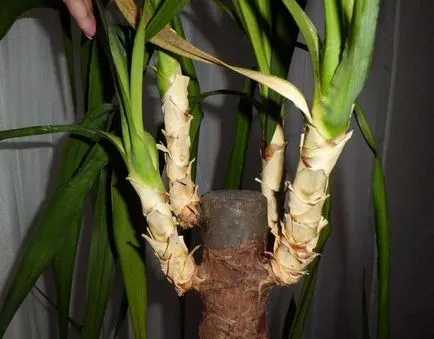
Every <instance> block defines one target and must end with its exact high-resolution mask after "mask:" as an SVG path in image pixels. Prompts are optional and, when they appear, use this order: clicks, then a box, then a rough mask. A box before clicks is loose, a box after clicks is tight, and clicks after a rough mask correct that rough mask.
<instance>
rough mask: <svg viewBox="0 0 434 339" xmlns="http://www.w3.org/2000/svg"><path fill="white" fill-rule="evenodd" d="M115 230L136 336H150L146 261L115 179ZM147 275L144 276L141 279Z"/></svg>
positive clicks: (113, 191)
mask: <svg viewBox="0 0 434 339" xmlns="http://www.w3.org/2000/svg"><path fill="white" fill-rule="evenodd" d="M111 192H112V193H111V194H112V213H113V231H114V236H115V243H116V248H117V252H118V254H119V261H120V264H121V269H122V276H123V279H124V285H125V290H126V294H127V298H128V305H129V310H130V317H131V323H132V326H133V330H134V338H136V339H146V337H147V335H146V328H147V325H146V316H147V286H146V282H147V280H146V269H145V264H144V262H143V260H142V258H141V256H140V254H139V253H138V251H137V249H136V248H138V247H140V243H139V241H138V240H137V237H136V234H135V230H134V227H133V225H132V222H131V216H130V214H129V211H128V206H127V204H126V200H125V197H124V196H123V195H122V193H121V192H120V190H119V188H118V187H117V186H116V185H115V183H114V182H112V188H111ZM142 278H143V280H141V279H142Z"/></svg>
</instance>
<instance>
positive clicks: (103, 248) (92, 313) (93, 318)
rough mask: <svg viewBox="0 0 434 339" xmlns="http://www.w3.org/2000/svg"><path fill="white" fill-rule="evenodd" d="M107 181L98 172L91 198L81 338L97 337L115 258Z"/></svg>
mask: <svg viewBox="0 0 434 339" xmlns="http://www.w3.org/2000/svg"><path fill="white" fill-rule="evenodd" d="M109 194H110V181H109V175H108V174H107V171H106V170H103V171H102V172H101V174H100V178H99V183H98V187H97V191H96V194H95V197H94V201H95V211H94V220H95V223H94V225H95V226H94V230H93V233H92V243H91V248H90V253H89V266H88V279H87V293H86V311H85V316H84V322H83V332H82V334H81V335H82V337H83V338H98V337H99V332H100V329H101V326H102V322H103V319H104V314H105V311H106V308H107V304H108V301H109V296H110V288H111V286H112V283H113V278H114V270H115V260H114V256H113V252H112V249H111V246H110V232H111V228H110V226H109V210H110V198H109V196H108V195H109Z"/></svg>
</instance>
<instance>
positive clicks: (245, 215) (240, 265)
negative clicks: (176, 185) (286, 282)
mask: <svg viewBox="0 0 434 339" xmlns="http://www.w3.org/2000/svg"><path fill="white" fill-rule="evenodd" d="M201 207H202V215H203V220H204V222H203V228H204V230H203V238H204V256H203V262H202V265H201V276H202V277H203V278H204V281H203V282H202V283H201V284H200V286H199V288H198V289H199V293H200V295H201V297H202V300H203V303H204V310H203V315H202V323H201V325H200V329H199V337H200V338H201V339H235V338H252V339H253V338H258V339H259V338H261V339H267V338H269V329H268V325H267V312H266V310H267V297H268V288H267V287H266V286H264V285H263V282H264V281H266V280H267V277H268V272H267V270H266V269H265V263H266V258H265V257H264V255H263V254H264V249H265V239H266V235H267V231H268V228H267V227H268V226H267V205H266V200H265V198H264V197H263V196H262V195H261V194H260V193H258V192H248V191H218V192H212V193H209V194H207V195H205V196H204V197H203V198H202V202H201Z"/></svg>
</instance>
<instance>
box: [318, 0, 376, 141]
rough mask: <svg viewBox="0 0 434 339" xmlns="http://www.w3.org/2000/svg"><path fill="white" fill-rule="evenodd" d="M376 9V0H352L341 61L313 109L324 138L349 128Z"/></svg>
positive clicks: (363, 75)
mask: <svg viewBox="0 0 434 339" xmlns="http://www.w3.org/2000/svg"><path fill="white" fill-rule="evenodd" d="M378 11H379V0H360V1H356V2H355V3H354V14H353V17H352V20H351V26H350V30H349V33H348V37H347V41H346V44H345V49H344V51H343V54H342V58H341V62H340V63H339V66H338V67H337V69H336V71H335V72H334V75H333V79H332V80H331V83H330V86H328V87H327V88H326V89H324V92H322V93H321V97H320V99H319V100H318V101H317V102H315V103H314V108H313V110H312V111H313V121H314V122H315V124H316V126H317V128H318V129H319V131H320V132H321V133H322V134H323V135H324V136H325V137H327V138H335V137H338V136H340V135H342V134H343V133H344V132H345V131H346V130H347V129H348V126H349V121H350V118H351V111H352V105H353V103H354V101H355V100H356V98H357V97H358V95H359V94H360V91H361V90H362V88H363V86H364V84H365V80H366V78H367V76H368V71H369V66H370V64H371V57H372V51H373V48H374V40H375V30H376V27H377V17H378ZM315 105H316V107H315Z"/></svg>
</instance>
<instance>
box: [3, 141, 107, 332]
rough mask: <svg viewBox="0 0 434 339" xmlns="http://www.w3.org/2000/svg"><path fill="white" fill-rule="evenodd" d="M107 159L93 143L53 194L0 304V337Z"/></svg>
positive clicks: (59, 245)
mask: <svg viewBox="0 0 434 339" xmlns="http://www.w3.org/2000/svg"><path fill="white" fill-rule="evenodd" d="M107 161H108V159H107V155H106V153H105V152H104V150H103V149H102V148H101V147H99V146H94V147H93V148H92V150H91V151H90V152H89V154H88V155H87V156H86V159H85V161H84V162H83V164H82V165H81V167H80V169H79V171H78V172H77V173H76V174H75V175H74V177H73V178H72V179H71V180H70V181H69V182H68V183H67V184H66V185H63V186H62V187H60V188H59V189H58V190H57V191H56V192H55V193H54V194H53V196H52V197H51V199H50V201H49V204H48V209H47V210H46V211H45V213H44V215H43V217H42V218H41V220H40V221H39V223H38V225H37V227H36V229H35V231H34V233H33V234H32V236H31V238H30V240H29V242H28V243H27V244H26V246H25V248H24V250H23V254H22V257H21V260H20V262H19V265H18V268H17V270H16V272H15V274H14V275H13V278H12V280H11V284H10V285H9V287H8V290H7V294H6V297H5V300H4V302H3V304H2V306H1V308H0V337H1V336H3V334H4V332H5V331H6V328H7V326H8V324H9V322H10V321H11V319H12V317H13V315H14V314H15V312H16V310H17V309H18V307H19V305H20V304H21V303H22V301H23V300H24V298H25V297H26V295H27V294H28V293H29V291H30V289H31V288H32V286H33V285H34V283H35V282H36V280H37V279H38V278H39V276H40V275H41V274H42V272H43V271H44V269H45V267H46V266H47V265H48V263H49V262H50V261H51V260H52V259H54V257H55V256H56V255H57V254H58V253H59V252H60V250H61V248H62V247H63V246H64V240H65V238H66V234H67V232H65V228H64V227H59V225H60V226H62V225H68V223H69V222H70V221H71V220H74V219H75V218H76V217H77V215H79V214H80V213H81V208H82V205H83V202H84V200H85V197H86V195H87V192H88V191H89V189H90V187H91V186H92V184H93V183H94V181H95V178H96V176H97V175H98V173H99V172H100V170H101V169H102V168H103V167H104V166H105V165H106V163H107Z"/></svg>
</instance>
